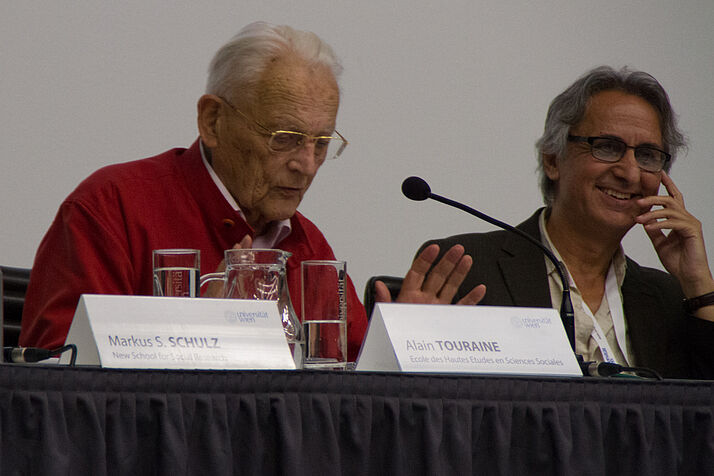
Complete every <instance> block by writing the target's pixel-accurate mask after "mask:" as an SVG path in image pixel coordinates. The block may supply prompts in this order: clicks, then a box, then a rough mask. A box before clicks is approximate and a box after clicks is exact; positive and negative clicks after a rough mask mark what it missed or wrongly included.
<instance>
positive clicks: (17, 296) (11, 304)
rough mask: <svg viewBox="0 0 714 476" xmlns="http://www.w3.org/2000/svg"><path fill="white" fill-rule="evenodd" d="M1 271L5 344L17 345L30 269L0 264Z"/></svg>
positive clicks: (7, 345)
mask: <svg viewBox="0 0 714 476" xmlns="http://www.w3.org/2000/svg"><path fill="white" fill-rule="evenodd" d="M0 271H2V310H3V323H2V330H3V346H4V347H17V345H18V344H17V343H18V340H19V339H20V323H21V321H22V308H23V306H24V305H25V292H27V283H28V282H29V281H30V270H29V269H27V268H12V267H9V266H0Z"/></svg>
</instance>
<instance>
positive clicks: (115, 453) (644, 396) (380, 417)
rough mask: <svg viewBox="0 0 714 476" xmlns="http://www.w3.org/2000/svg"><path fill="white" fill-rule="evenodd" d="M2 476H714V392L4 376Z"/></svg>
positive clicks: (427, 381) (298, 379)
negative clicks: (275, 475)
mask: <svg viewBox="0 0 714 476" xmlns="http://www.w3.org/2000/svg"><path fill="white" fill-rule="evenodd" d="M0 435H1V441H2V443H1V444H0V470H1V471H2V473H1V474H3V475H5V474H8V475H10V474H12V475H14V474H32V475H37V474H52V475H55V474H58V475H66V474H81V475H84V474H87V475H104V474H107V475H114V474H117V475H119V474H121V475H123V474H129V475H143V474H152V475H172V476H178V475H184V474H191V475H193V474H197V475H199V474H200V475H203V474H215V475H222V474H240V475H242V474H251V475H252V474H256V475H257V474H260V475H265V474H285V475H302V474H306V475H308V474H309V475H321V474H324V475H353V474H354V475H363V474H369V475H373V474H377V475H380V474H385V475H421V474H424V475H442V474H443V475H461V474H479V475H520V474H523V475H526V474H527V475H537V474H549V475H550V474H552V475H612V474H637V475H650V474H658V475H659V474H662V475H678V474H696V475H704V474H714V382H709V381H676V380H663V381H655V380H643V379H635V378H612V377H611V378H608V379H604V378H557V377H518V376H484V375H453V374H450V375H443V374H442V375H435V374H416V373H379V372H350V371H347V372H336V371H258V370H251V371H196V370H187V371H175V370H122V369H101V368H93V367H84V368H83V367H60V366H37V365H18V364H3V365H0Z"/></svg>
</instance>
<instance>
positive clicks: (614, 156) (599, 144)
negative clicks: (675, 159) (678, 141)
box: [568, 135, 672, 172]
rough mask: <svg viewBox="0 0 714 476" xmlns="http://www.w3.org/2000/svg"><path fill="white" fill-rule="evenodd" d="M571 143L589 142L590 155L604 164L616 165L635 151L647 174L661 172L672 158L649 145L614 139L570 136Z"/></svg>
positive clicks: (638, 162)
mask: <svg viewBox="0 0 714 476" xmlns="http://www.w3.org/2000/svg"><path fill="white" fill-rule="evenodd" d="M568 140H569V141H570V142H587V143H588V144H590V154H591V155H592V156H593V157H595V158H596V159H598V160H601V161H603V162H609V163H614V162H617V161H619V160H620V159H622V158H623V157H624V156H625V152H627V149H633V150H634V151H635V160H636V161H637V165H638V166H639V167H640V168H641V169H642V170H645V171H647V172H659V171H661V170H662V169H663V168H664V167H665V165H667V162H668V161H669V160H670V159H671V158H672V156H671V155H670V154H668V153H667V152H665V151H663V150H660V149H658V148H657V147H652V146H649V145H637V146H632V145H627V144H626V143H625V142H624V141H622V140H620V139H615V138H613V137H582V136H571V135H569V136H568Z"/></svg>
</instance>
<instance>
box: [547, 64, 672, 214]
mask: <svg viewBox="0 0 714 476" xmlns="http://www.w3.org/2000/svg"><path fill="white" fill-rule="evenodd" d="M611 90H616V91H622V92H624V93H627V94H632V95H635V96H638V97H641V98H642V99H644V100H645V101H647V102H648V103H649V104H650V105H651V106H652V107H653V108H654V109H655V110H656V111H657V113H658V114H659V120H660V130H661V132H662V140H663V142H664V144H663V147H664V150H665V152H667V153H669V154H671V155H672V160H670V161H669V162H668V163H667V166H666V169H665V170H666V171H667V172H669V169H670V167H671V166H672V164H673V163H674V159H675V158H676V156H677V152H678V151H679V150H680V149H684V148H686V139H685V137H684V135H683V134H682V132H680V131H679V129H678V128H677V116H676V115H675V113H674V111H673V110H672V106H671V105H670V103H669V97H668V96H667V92H666V91H665V90H664V88H663V87H662V85H661V84H659V82H657V80H656V79H655V78H654V77H652V76H651V75H650V74H648V73H645V72H644V71H635V70H631V69H629V68H628V67H623V68H622V69H620V70H619V71H617V70H615V69H613V68H611V67H610V66H599V67H597V68H594V69H592V70H590V71H588V72H587V73H585V74H584V75H583V76H581V77H580V78H579V79H578V80H577V81H575V82H574V83H573V84H572V85H571V86H570V87H568V88H567V89H566V90H565V91H563V92H562V93H560V94H559V95H558V96H557V97H556V98H555V99H553V102H551V103H550V107H549V108H548V114H547V115H546V118H545V128H544V131H543V135H542V136H541V138H540V139H538V141H537V142H536V149H537V151H538V173H539V175H540V189H541V193H542V194H543V201H544V202H545V204H546V206H548V207H550V206H552V204H553V200H554V198H555V183H554V182H553V181H552V180H550V179H549V178H548V176H547V175H546V173H545V169H544V167H543V154H548V155H555V156H556V157H557V158H562V157H564V156H565V151H566V147H567V144H568V134H569V133H570V128H571V127H573V126H575V125H577V124H578V123H580V121H581V120H582V119H583V116H584V115H585V110H586V109H587V106H588V104H589V101H590V98H592V97H593V96H594V95H596V94H597V93H600V92H603V91H611Z"/></svg>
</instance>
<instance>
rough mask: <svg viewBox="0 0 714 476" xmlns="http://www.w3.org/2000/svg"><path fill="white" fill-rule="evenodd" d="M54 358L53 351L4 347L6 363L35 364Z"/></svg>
mask: <svg viewBox="0 0 714 476" xmlns="http://www.w3.org/2000/svg"><path fill="white" fill-rule="evenodd" d="M50 357H52V351H51V350H48V349H40V348H37V347H3V358H4V361H5V362H13V363H16V364H21V363H34V362H39V361H41V360H45V359H49V358H50Z"/></svg>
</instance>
